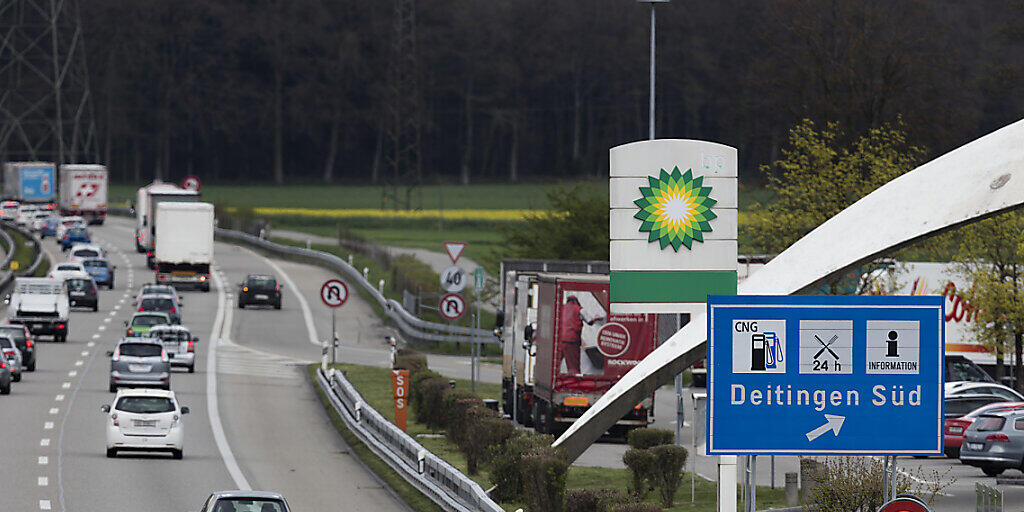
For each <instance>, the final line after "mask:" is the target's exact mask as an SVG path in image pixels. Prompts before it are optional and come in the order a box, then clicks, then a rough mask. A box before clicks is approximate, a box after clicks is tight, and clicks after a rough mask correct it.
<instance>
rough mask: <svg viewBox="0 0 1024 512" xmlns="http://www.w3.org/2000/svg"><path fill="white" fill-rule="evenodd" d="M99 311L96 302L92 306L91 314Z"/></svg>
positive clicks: (98, 305) (98, 304)
mask: <svg viewBox="0 0 1024 512" xmlns="http://www.w3.org/2000/svg"><path fill="white" fill-rule="evenodd" d="M99 310H100V303H99V302H97V303H96V304H93V305H92V312H93V313H95V312H97V311H99Z"/></svg>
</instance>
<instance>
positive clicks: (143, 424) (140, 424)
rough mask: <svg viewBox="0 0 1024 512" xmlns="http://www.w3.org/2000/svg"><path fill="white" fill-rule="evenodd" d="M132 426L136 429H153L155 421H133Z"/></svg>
mask: <svg viewBox="0 0 1024 512" xmlns="http://www.w3.org/2000/svg"><path fill="white" fill-rule="evenodd" d="M132 424H133V425H135V426H136V427H155V426H156V420H135V421H133V422H132Z"/></svg>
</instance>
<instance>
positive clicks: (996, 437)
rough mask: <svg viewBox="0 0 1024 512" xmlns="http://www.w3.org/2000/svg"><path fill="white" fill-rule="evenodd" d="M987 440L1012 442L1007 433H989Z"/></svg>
mask: <svg viewBox="0 0 1024 512" xmlns="http://www.w3.org/2000/svg"><path fill="white" fill-rule="evenodd" d="M985 440H986V441H992V442H994V443H1009V442H1010V438H1009V437H1006V434H989V436H988V437H986V438H985Z"/></svg>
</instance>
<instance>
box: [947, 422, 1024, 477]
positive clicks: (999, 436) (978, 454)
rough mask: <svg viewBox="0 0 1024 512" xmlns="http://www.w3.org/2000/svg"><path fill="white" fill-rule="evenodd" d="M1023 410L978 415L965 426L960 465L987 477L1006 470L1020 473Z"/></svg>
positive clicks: (1023, 455)
mask: <svg viewBox="0 0 1024 512" xmlns="http://www.w3.org/2000/svg"><path fill="white" fill-rule="evenodd" d="M1021 461H1024V409H1013V410H1009V411H1003V412H999V413H990V414H982V415H981V416H978V417H977V419H975V420H974V422H973V423H971V426H970V427H967V432H966V434H965V435H964V443H963V446H961V447H960V462H963V463H964V464H967V465H968V466H974V467H977V468H981V470H982V472H984V473H985V474H986V475H988V476H998V475H999V474H1001V473H1002V472H1003V471H1005V470H1007V469H1018V470H1021V471H1022V472H1024V465H1022V463H1021Z"/></svg>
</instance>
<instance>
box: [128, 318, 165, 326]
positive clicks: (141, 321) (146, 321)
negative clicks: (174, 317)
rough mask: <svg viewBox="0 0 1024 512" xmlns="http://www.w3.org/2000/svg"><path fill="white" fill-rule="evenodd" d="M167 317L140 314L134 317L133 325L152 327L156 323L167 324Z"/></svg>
mask: <svg viewBox="0 0 1024 512" xmlns="http://www.w3.org/2000/svg"><path fill="white" fill-rule="evenodd" d="M166 323H167V318H165V317H162V316H156V315H139V316H136V317H135V318H132V325H135V326H139V327H152V326H154V325H156V324H166Z"/></svg>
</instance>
